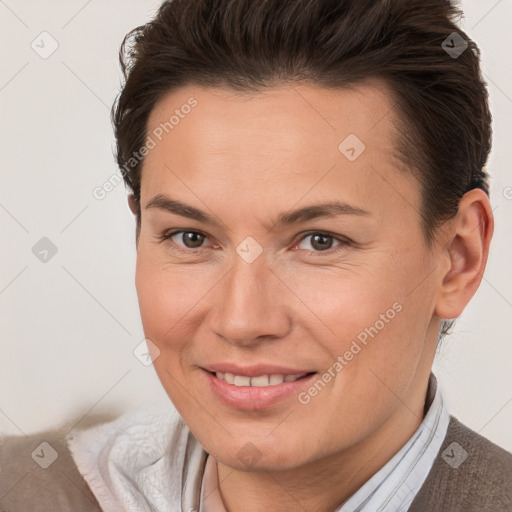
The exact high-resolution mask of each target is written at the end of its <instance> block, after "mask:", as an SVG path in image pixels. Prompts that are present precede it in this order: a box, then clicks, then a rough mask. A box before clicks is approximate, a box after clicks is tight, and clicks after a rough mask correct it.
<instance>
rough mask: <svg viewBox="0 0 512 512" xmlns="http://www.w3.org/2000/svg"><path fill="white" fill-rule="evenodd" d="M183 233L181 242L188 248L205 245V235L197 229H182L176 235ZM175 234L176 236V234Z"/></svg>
mask: <svg viewBox="0 0 512 512" xmlns="http://www.w3.org/2000/svg"><path fill="white" fill-rule="evenodd" d="M180 234H181V242H182V243H183V245H184V246H185V247H186V248H187V249H197V248H198V247H201V246H202V245H203V242H204V239H205V236H204V235H201V233H196V232H195V231H181V232H179V233H176V235H180ZM176 235H174V236H176Z"/></svg>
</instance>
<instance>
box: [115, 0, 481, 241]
mask: <svg viewBox="0 0 512 512" xmlns="http://www.w3.org/2000/svg"><path fill="white" fill-rule="evenodd" d="M461 15H462V13H461V12H460V10H458V9H457V8H456V7H455V6H454V5H453V4H452V3H451V2H450V1H449V0H336V1H334V0H171V1H166V2H164V3H163V4H162V5H161V6H160V8H159V10H158V12H157V13H156V15H155V17H154V19H153V20H152V21H150V22H149V23H147V24H145V25H142V26H140V27H137V28H135V29H134V30H132V31H131V32H129V33H128V34H127V35H126V36H125V38H124V40H123V43H122V46H121V50H120V54H119V57H120V63H121V68H122V71H123V75H124V87H123V89H122V91H121V93H120V95H119V96H118V98H117V99H116V102H115V104H114V106H113V108H112V120H113V124H114V129H115V137H116V141H117V162H118V165H119V167H120V169H121V171H122V173H123V177H124V180H125V182H126V184H127V185H128V187H129V188H130V189H131V191H132V193H133V195H134V197H135V199H136V200H139V199H140V183H141V172H142V166H143V163H144V160H143V159H140V160H138V159H133V158H131V157H132V155H133V154H134V153H136V152H137V151H138V150H139V148H141V147H142V146H143V145H144V142H145V139H146V125H147V121H148V117H149V115H150V113H151V111H152V109H153V108H154V107H155V104H156V103H157V102H158V101H159V100H160V99H162V97H163V96H164V95H166V94H167V93H169V92H170V91H172V90H174V89H176V88H178V87H181V86H185V85H187V84H195V85H202V86H212V87H216V86H220V87H227V88H231V89H234V90H237V91H259V90H263V89H265V88H268V87H272V86H274V85H283V84H286V82H290V81H292V82H293V83H298V82H303V83H309V84H313V85H320V86H325V87H335V88H336V87H337V88H344V87H349V86H354V85H357V84H358V83H362V82H363V81H365V80H368V79H373V78H376V79H380V80H384V81H385V83H386V84H387V85H388V86H389V88H390V90H391V92H392V94H393V96H394V101H396V104H395V105H396V107H397V110H398V112H399V114H400V115H399V116H398V117H399V118H400V126H399V127H398V129H399V133H400V143H399V147H398V148H397V150H398V152H399V154H400V157H401V160H402V161H403V162H404V163H405V164H406V166H407V167H408V168H410V169H411V172H413V173H414V174H415V176H417V178H418V180H419V182H420V184H421V189H422V204H421V211H420V213H421V217H422V223H423V230H424V233H425V237H426V240H427V242H428V243H429V244H430V243H431V241H432V239H433V235H434V233H435V229H436V227H437V226H439V225H440V224H442V223H443V222H444V221H445V220H447V219H449V218H450V217H452V216H453V215H455V214H456V213H457V209H458V204H459V201H460V199H461V197H462V196H463V195H464V194H465V193H466V192H467V191H469V190H471V189H472V188H481V189H483V190H484V191H485V192H486V193H487V194H488V193H489V187H488V176H487V174H486V172H485V168H484V166H485V163H486V161H487V157H488V154H489V151H490V147H491V114H490V112H489V107H488V95H487V90H486V85H485V83H484V81H483V80H482V77H481V73H480V65H479V51H478V48H477V46H476V45H475V43H474V42H473V41H472V40H471V39H470V38H469V37H468V36H467V35H466V34H465V33H464V32H462V31H461V30H460V29H459V28H458V27H457V26H456V25H455V20H456V18H458V17H460V16H461ZM454 32H455V33H456V34H455V35H454V34H453V33H454ZM450 38H451V39H450ZM447 42H448V43H447ZM455 42H457V45H458V46H457V47H456V49H457V50H458V52H460V51H461V50H463V51H461V53H460V55H457V54H455V55H454V53H453V51H452V52H451V53H450V52H449V51H447V48H450V47H452V48H453V47H455ZM466 44H467V47H466V46H465V45H466ZM129 162H132V163H131V165H129ZM137 225H138V227H139V226H140V204H139V210H138V215H137Z"/></svg>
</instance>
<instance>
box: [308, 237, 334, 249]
mask: <svg viewBox="0 0 512 512" xmlns="http://www.w3.org/2000/svg"><path fill="white" fill-rule="evenodd" d="M332 242H333V238H332V236H328V235H322V234H317V235H311V247H313V248H314V249H316V250H317V251H325V250H326V249H330V248H331V247H332Z"/></svg>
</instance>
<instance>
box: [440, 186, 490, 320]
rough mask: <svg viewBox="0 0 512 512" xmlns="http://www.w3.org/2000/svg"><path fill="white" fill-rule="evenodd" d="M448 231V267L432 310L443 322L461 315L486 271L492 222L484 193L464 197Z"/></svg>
mask: <svg viewBox="0 0 512 512" xmlns="http://www.w3.org/2000/svg"><path fill="white" fill-rule="evenodd" d="M450 228H451V229H450V236H449V239H448V240H447V242H446V251H447V253H448V255H449V261H450V265H449V269H448V270H447V272H446V273H445V275H444V276H443V281H442V283H441V285H440V290H439V295H438V299H437V303H436V310H435V311H436V314H437V315H438V316H439V317H441V318H444V319H452V318H456V317H458V316H460V315H461V313H462V311H463V310H464V308H465V307H466V305H467V304H468V302H469V301H470V300H471V298H472V297H473V295H474V294H475V292H476V290H477V289H478V287H479V285H480V282H481V280H482V276H483V274H484V271H485V266H486V264H487V257H488V255H489V246H490V242H491V238H492V234H493V230H494V219H493V214H492V209H491V205H490V203H489V198H488V197H487V194H485V192H484V191H483V190H480V189H473V190H470V191H469V192H467V193H466V194H465V195H464V196H463V198H462V199H461V201H460V203H459V210H458V213H457V215H456V216H455V218H454V219H452V221H451V222H450Z"/></svg>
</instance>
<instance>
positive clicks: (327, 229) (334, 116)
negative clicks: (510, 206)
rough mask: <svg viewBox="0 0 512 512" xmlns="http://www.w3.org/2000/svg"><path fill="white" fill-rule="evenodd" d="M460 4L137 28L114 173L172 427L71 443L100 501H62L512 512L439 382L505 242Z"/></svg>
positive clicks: (132, 419)
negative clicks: (125, 201) (442, 357)
mask: <svg viewBox="0 0 512 512" xmlns="http://www.w3.org/2000/svg"><path fill="white" fill-rule="evenodd" d="M456 14H457V11H456V9H455V8H454V7H453V6H452V5H451V4H450V3H449V2H446V1H441V0H430V1H424V0H421V1H420V0H413V1H409V2H400V1H397V2H388V1H385V0H382V1H377V2H375V1H371V2H370V1H364V2H361V1H358V2H351V1H347V2H335V3H333V2H329V1H327V0H325V1H324V0H322V1H314V2H313V1H311V0H267V1H249V0H231V1H228V0H216V1H213V0H209V1H208V0H194V1H190V0H181V1H180V0H174V1H171V2H166V3H164V4H163V5H162V6H161V8H160V10H159V11H158V13H157V15H156V17H155V18H154V20H152V21H151V22H150V23H148V24H147V25H144V26H142V27H138V28H137V29H135V30H134V31H132V32H131V33H130V34H129V35H128V36H127V38H125V41H124V43H123V47H122V51H121V63H122V67H123V71H124V73H125V79H126V81H125V84H124V87H123V90H122V91H121V94H120V96H119V97H118V99H117V101H116V104H115V105H114V109H113V121H114V126H115V134H116V140H117V149H118V151H117V160H118V164H119V168H120V169H121V171H122V173H123V177H124V179H125V181H126V184H127V186H128V187H129V190H130V195H129V204H130V208H131V210H132V212H133V213H134V215H135V217H136V240H137V271H136V287H137V293H138V298H139V305H140V311H141V318H142V323H143V326H144V332H145V336H146V339H147V345H148V357H150V358H151V360H152V363H153V365H154V367H155V370H156V372H157V374H158V377H159V379H160V381H161V383H162V385H163V387H164V388H165V391H166V392H167V394H168V395H169V397H170V399H171V401H172V404H173V405H174V407H175V408H176V410H177V411H178V413H179V415H177V414H175V413H174V411H173V410H172V409H171V408H169V409H165V410H159V409H154V408H153V409H145V410H141V411H138V412H137V413H136V414H130V415H125V416H122V417H121V418H119V419H117V420H116V421H114V422H110V423H105V424H101V425H99V426H96V427H94V428H91V429H88V430H85V431H80V432H74V433H73V434H72V435H71V436H69V437H68V439H67V441H68V442H69V448H70V451H71V455H72V458H73V461H71V460H70V462H69V465H68V468H69V471H70V472H71V473H70V474H71V475H73V478H74V482H80V483H77V484H76V485H83V484H84V482H85V486H84V487H82V488H81V491H82V492H81V493H80V495H78V494H77V493H75V497H71V496H68V495H66V493H67V492H69V488H70V486H69V484H67V486H66V485H65V483H63V484H62V488H66V489H68V490H67V491H62V492H61V493H60V494H59V496H60V498H59V499H60V500H61V503H62V505H61V506H68V507H70V506H72V509H73V510H82V509H83V510H94V509H97V508H101V509H102V510H105V511H108V512H111V511H112V512H113V511H121V510H123V511H139V510H141V511H150V510H159V511H189V512H191V511H192V510H197V511H201V512H219V511H220V512H224V511H230V512H238V511H244V512H251V511H263V510H265V511H267V510H275V511H281V510H286V511H295V510H297V511H299V510H300V511H302V510H307V511H315V512H321V511H322V512H324V511H325V512H327V511H343V512H346V511H355V510H365V511H375V510H382V511H398V510H411V511H426V510H432V511H433V510H435V511H441V510H446V511H448V510H449V511H455V510H464V511H470V510H475V511H476V510H478V511H482V510H489V511H490V510H493V511H495V510H510V509H511V507H512V491H511V486H510V478H511V475H512V455H510V454H509V453H508V452H506V451H505V450H503V449H501V448H499V447H497V446H496V445H494V444H493V443H491V442H490V441H488V440H487V439H485V438H483V437H482V436H480V435H478V434H477V433H475V432H473V431H472V430H470V429H469V428H468V427H466V426H464V425H463V424H461V423H460V422H459V421H458V420H457V419H456V418H454V417H453V416H451V415H450V414H449V412H448V410H447V407H446V404H445V403H444V401H443V398H442V396H441V393H440V390H439V389H437V385H436V379H435V376H434V375H433V374H432V373H431V368H432V363H433V359H434V355H435V351H436V346H437V344H438V342H439V340H440V339H441V338H442V336H443V335H444V334H445V333H446V332H447V331H448V328H449V326H450V322H449V320H450V319H454V318H456V317H458V316H459V315H460V314H461V313H462V311H463V310H464V308H465V306H466V305H467V303H468V302H469V300H470V299H471V297H472V296H473V295H474V293H475V292H476V290H477V288H478V286H479V284H480V281H481V277H482V274H483V272H484V269H485V265H486V261H487V256H488V251H489V244H490V240H491V237H492V232H493V217H492V211H491V207H490V203H489V199H488V176H487V175H486V173H485V170H484V165H485V162H486V159H487V156H488V153H489V150H490V119H491V118H490V113H489V109H488V104H487V92H486V89H485V85H484V84H483V82H482V80H481V76H480V71H479V60H478V51H477V49H476V46H475V45H474V43H473V42H472V41H471V40H470V39H469V38H468V36H467V35H466V34H464V33H463V32H461V31H460V30H459V29H458V28H457V27H456V25H455V24H454V23H453V19H454V17H455V15H456ZM322 246H323V247H322ZM75 465H76V467H75ZM52 485H56V484H55V480H53V482H52ZM65 495H66V496H65ZM76 496H78V497H76ZM94 507H96V508H94Z"/></svg>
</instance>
